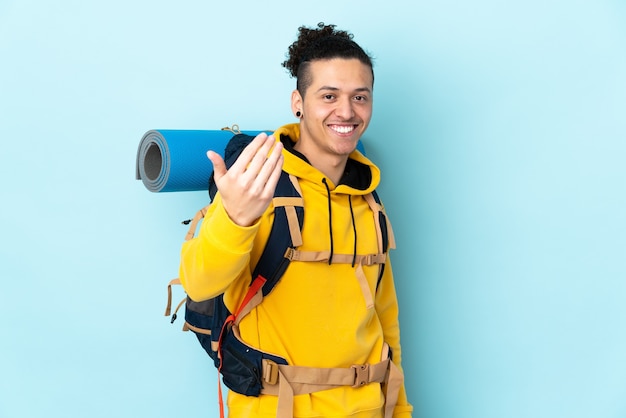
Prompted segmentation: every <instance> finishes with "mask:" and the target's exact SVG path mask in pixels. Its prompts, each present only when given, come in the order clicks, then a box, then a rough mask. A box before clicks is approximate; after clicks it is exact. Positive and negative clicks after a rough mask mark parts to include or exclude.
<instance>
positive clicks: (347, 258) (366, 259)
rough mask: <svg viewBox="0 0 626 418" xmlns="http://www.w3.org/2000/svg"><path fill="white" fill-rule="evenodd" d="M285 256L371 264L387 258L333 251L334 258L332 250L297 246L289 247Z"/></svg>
mask: <svg viewBox="0 0 626 418" xmlns="http://www.w3.org/2000/svg"><path fill="white" fill-rule="evenodd" d="M285 258H287V259H288V260H289V261H305V262H322V261H324V262H328V261H330V262H331V263H339V264H352V265H362V266H371V265H374V264H384V263H385V261H386V260H387V254H382V253H380V254H364V255H361V254H337V253H333V255H332V259H331V256H330V251H300V250H296V249H295V248H287V251H285Z"/></svg>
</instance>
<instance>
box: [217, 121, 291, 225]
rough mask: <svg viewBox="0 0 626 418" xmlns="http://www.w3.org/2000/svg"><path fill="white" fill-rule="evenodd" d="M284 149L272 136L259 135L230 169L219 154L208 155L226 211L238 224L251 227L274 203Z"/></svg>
mask: <svg viewBox="0 0 626 418" xmlns="http://www.w3.org/2000/svg"><path fill="white" fill-rule="evenodd" d="M282 149H283V145H282V143H281V142H280V141H278V142H276V140H275V139H274V136H273V135H270V136H268V135H267V134H266V133H260V134H259V135H257V136H256V138H254V140H253V141H252V142H251V143H250V144H249V145H248V146H247V147H246V148H245V149H244V150H243V151H242V153H241V155H240V156H239V158H237V161H235V163H234V164H233V165H232V166H231V167H230V169H227V168H226V164H225V163H224V159H223V158H222V157H221V156H220V155H219V154H217V153H215V152H213V151H209V152H207V157H208V158H209V160H211V163H213V173H214V178H215V184H216V185H217V189H218V190H219V192H220V194H221V196H222V202H223V204H224V209H226V213H228V216H230V218H231V219H232V220H233V222H235V223H236V224H237V225H241V226H250V225H252V224H253V223H254V222H255V221H256V220H257V219H258V218H259V217H260V216H261V215H262V214H263V213H264V212H265V210H266V209H267V207H268V206H269V204H270V202H271V201H272V198H273V197H274V190H275V189H276V184H277V183H278V179H279V178H280V173H281V171H282V168H283V155H282Z"/></svg>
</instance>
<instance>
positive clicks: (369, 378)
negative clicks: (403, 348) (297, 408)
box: [261, 343, 404, 418]
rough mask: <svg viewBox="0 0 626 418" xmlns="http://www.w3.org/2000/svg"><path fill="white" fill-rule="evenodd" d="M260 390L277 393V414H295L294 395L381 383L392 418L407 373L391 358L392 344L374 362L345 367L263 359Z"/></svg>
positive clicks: (289, 417)
mask: <svg viewBox="0 0 626 418" xmlns="http://www.w3.org/2000/svg"><path fill="white" fill-rule="evenodd" d="M262 376H263V381H264V384H263V389H262V390H261V393H263V394H266V395H274V396H278V408H277V412H276V417H277V418H292V417H293V397H294V396H296V395H303V394H308V393H314V392H319V391H322V390H327V389H332V388H335V387H340V386H352V387H355V388H356V387H361V386H365V385H367V384H369V383H381V384H382V385H383V393H384V395H385V407H384V411H385V414H384V417H385V418H391V417H392V416H393V409H394V407H395V405H396V403H397V401H398V395H399V393H400V388H401V387H402V382H403V380H404V376H403V374H402V371H400V369H399V368H398V366H396V365H395V364H394V363H393V361H392V360H391V356H390V351H389V346H388V345H387V344H386V343H385V344H384V347H383V355H382V360H381V361H380V362H378V363H375V364H355V365H352V366H350V367H343V368H317V367H300V366H290V365H286V364H276V363H275V362H273V361H271V360H267V359H264V360H263V373H262Z"/></svg>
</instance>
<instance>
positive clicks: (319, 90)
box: [317, 86, 372, 93]
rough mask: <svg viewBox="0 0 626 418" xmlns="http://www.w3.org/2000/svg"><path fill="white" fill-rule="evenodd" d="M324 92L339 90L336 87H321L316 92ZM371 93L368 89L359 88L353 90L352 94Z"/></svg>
mask: <svg viewBox="0 0 626 418" xmlns="http://www.w3.org/2000/svg"><path fill="white" fill-rule="evenodd" d="M324 90H330V91H339V90H340V89H339V88H338V87H332V86H322V87H320V88H319V89H317V92H318V93H319V92H321V91H324ZM362 92H365V93H371V92H372V90H371V89H370V88H369V87H359V88H357V89H354V93H362Z"/></svg>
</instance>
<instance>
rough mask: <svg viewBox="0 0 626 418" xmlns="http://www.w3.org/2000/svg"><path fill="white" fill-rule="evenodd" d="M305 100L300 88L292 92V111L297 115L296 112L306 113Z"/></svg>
mask: <svg viewBox="0 0 626 418" xmlns="http://www.w3.org/2000/svg"><path fill="white" fill-rule="evenodd" d="M303 102H304V101H303V100H302V96H301V95H300V92H299V91H298V89H296V90H294V91H292V92H291V112H292V113H293V114H294V115H295V114H296V112H302V113H304V109H303V107H304V103H303Z"/></svg>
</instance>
